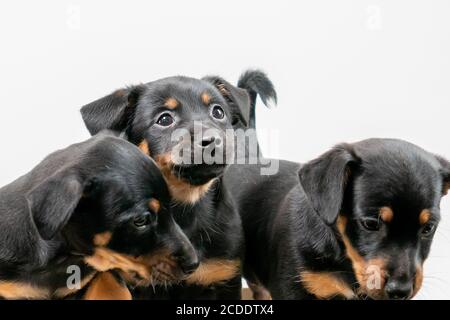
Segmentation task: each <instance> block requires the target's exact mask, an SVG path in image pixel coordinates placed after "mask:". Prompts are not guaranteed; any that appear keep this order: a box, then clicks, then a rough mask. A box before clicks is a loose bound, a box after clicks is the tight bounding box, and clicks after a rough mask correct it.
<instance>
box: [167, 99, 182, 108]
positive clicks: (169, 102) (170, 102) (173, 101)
mask: <svg viewBox="0 0 450 320" xmlns="http://www.w3.org/2000/svg"><path fill="white" fill-rule="evenodd" d="M178 105H179V103H178V101H177V99H175V98H168V99H167V100H166V102H164V106H165V107H166V108H169V109H176V108H177V107H178Z"/></svg>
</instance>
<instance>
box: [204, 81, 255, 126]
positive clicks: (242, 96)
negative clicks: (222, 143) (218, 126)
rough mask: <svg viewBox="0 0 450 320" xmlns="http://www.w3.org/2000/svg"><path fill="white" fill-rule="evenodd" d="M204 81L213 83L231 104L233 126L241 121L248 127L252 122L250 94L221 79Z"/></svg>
mask: <svg viewBox="0 0 450 320" xmlns="http://www.w3.org/2000/svg"><path fill="white" fill-rule="evenodd" d="M203 80H205V81H208V82H210V83H212V84H213V85H214V86H215V87H216V88H217V89H218V90H219V91H220V93H221V95H222V96H223V97H224V98H225V100H226V101H227V102H228V103H229V104H230V108H231V113H232V115H233V120H232V124H233V126H234V125H236V124H237V123H238V121H241V122H242V123H243V124H244V126H248V124H249V120H250V96H249V94H248V92H247V91H246V90H244V89H240V88H238V87H235V86H233V85H232V84H231V83H229V82H227V81H225V80H224V79H222V78H220V77H205V78H203Z"/></svg>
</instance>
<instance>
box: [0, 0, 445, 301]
mask: <svg viewBox="0 0 450 320" xmlns="http://www.w3.org/2000/svg"><path fill="white" fill-rule="evenodd" d="M0 7H1V9H0V41H1V50H0V70H1V72H0V88H1V89H0V101H1V107H0V119H1V120H2V122H1V126H0V137H1V138H0V141H1V146H2V160H1V163H2V170H1V172H0V185H4V184H6V183H8V182H10V181H12V180H14V179H15V178H17V177H18V176H19V175H21V174H23V173H25V172H27V171H28V170H30V169H31V168H32V167H33V166H34V165H36V164H37V163H38V162H39V161H40V160H41V159H42V158H43V157H44V156H46V155H47V154H48V153H50V152H52V151H54V150H56V149H58V148H61V147H65V146H67V145H68V144H71V143H73V142H77V141H80V140H84V139H86V138H88V133H87V131H86V130H85V129H84V127H83V125H82V122H81V118H80V115H79V113H78V109H79V108H80V107H81V106H82V105H83V104H85V103H88V102H90V101H92V100H94V99H97V98H99V97H101V96H102V95H104V94H106V93H109V92H111V91H112V90H113V89H116V88H119V87H121V86H123V85H126V84H133V83H139V82H147V81H150V80H154V79H157V78H160V77H165V76H169V75H175V74H183V75H189V76H194V77H200V76H203V75H205V74H214V73H217V74H220V75H222V76H224V77H225V78H227V79H229V80H230V81H236V80H237V78H238V76H239V74H240V73H241V71H243V70H244V69H246V68H248V67H260V68H262V69H264V70H265V71H267V72H268V73H269V75H270V77H271V78H272V80H273V81H274V82H275V84H276V87H277V89H278V93H279V107H278V108H277V109H275V110H271V111H268V110H264V109H263V108H262V107H261V108H259V109H258V127H259V128H260V129H264V128H272V129H277V130H278V132H279V136H280V139H281V140H280V145H279V148H278V151H279V152H275V150H274V149H269V148H268V146H267V145H265V144H264V141H263V143H262V146H263V148H264V150H265V154H266V155H271V156H279V157H282V158H287V159H291V160H296V161H306V160H308V159H312V158H313V157H315V156H317V155H319V154H320V153H322V152H324V151H325V150H327V148H329V147H331V146H332V145H334V144H335V143H338V142H342V141H356V140H360V139H364V138H368V137H397V138H402V139H406V140H409V141H411V142H414V143H416V144H419V145H420V146H422V147H424V148H426V149H428V150H430V151H433V152H437V153H440V154H442V155H444V156H446V157H450V143H449V141H448V137H449V133H448V127H449V125H448V123H449V122H448V121H449V115H450V111H449V110H450V20H449V19H448V17H449V16H450V1H447V0H441V1H438V0H433V1H429V0H423V1H413V0H402V1H400V0H395V1H393V0H389V1H388V0H385V1H380V0H372V1H365V0H354V1H335V0H327V1H324V0H322V1H318V0H315V1H271V2H269V1H236V0H232V1H225V2H224V1H221V2H215V3H213V2H212V1H207V0H203V1H160V2H156V1H114V2H113V1H106V0H103V1H95V3H94V1H61V0H54V1H31V0H30V1H8V2H6V1H4V2H2V4H1V5H0ZM442 216H443V221H442V224H441V226H440V227H439V230H438V233H437V236H436V239H435V242H434V244H433V250H432V252H431V256H430V259H429V261H428V263H427V265H426V268H425V283H424V288H423V290H422V291H421V293H420V295H419V298H423V299H426V298H428V299H431V298H439V299H448V298H450V275H449V274H448V270H449V269H450V250H449V246H450V236H449V235H448V233H449V230H450V222H449V221H450V218H449V216H450V197H448V198H447V199H444V200H443V202H442Z"/></svg>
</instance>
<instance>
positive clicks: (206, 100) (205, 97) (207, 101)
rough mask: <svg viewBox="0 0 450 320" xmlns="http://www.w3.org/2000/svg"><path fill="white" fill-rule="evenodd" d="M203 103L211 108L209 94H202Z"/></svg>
mask: <svg viewBox="0 0 450 320" xmlns="http://www.w3.org/2000/svg"><path fill="white" fill-rule="evenodd" d="M202 102H203V104H204V105H205V106H209V104H210V103H211V96H210V95H209V94H208V93H207V92H203V93H202Z"/></svg>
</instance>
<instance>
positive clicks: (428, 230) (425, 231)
mask: <svg viewBox="0 0 450 320" xmlns="http://www.w3.org/2000/svg"><path fill="white" fill-rule="evenodd" d="M435 228H436V226H435V225H434V224H433V223H427V224H426V225H424V226H423V227H422V231H421V232H422V235H423V236H425V237H426V236H429V235H431V234H432V233H433V231H434V229H435Z"/></svg>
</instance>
